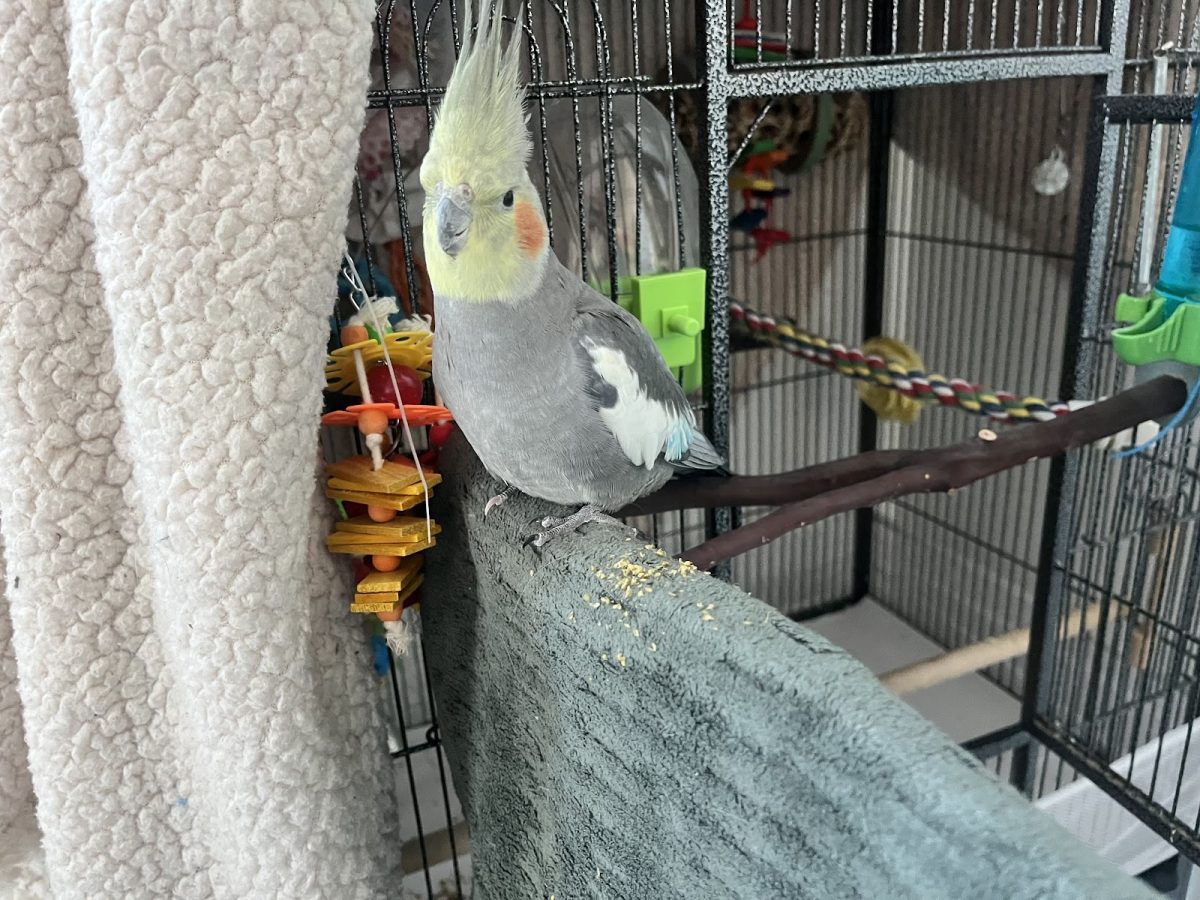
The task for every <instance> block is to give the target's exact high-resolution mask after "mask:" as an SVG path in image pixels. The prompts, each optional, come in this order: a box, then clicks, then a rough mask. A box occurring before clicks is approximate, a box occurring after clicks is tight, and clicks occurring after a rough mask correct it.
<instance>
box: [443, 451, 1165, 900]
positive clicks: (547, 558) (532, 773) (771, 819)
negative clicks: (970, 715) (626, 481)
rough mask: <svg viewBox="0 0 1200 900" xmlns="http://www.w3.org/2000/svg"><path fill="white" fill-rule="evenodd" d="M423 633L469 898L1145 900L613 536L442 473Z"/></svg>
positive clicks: (681, 573) (828, 652)
mask: <svg viewBox="0 0 1200 900" xmlns="http://www.w3.org/2000/svg"><path fill="white" fill-rule="evenodd" d="M443 459H444V461H445V465H444V469H445V472H446V482H445V484H444V485H443V487H442V489H441V491H440V492H439V501H440V506H439V509H438V512H437V516H438V519H439V521H440V522H441V523H442V525H443V527H444V529H445V530H444V532H443V534H442V536H441V537H440V538H439V546H438V547H437V550H436V553H434V554H432V555H431V559H430V568H429V581H428V589H427V590H426V592H425V597H426V602H425V603H424V604H423V612H422V615H423V618H424V626H425V629H426V646H427V651H428V658H429V660H430V665H431V668H432V674H433V678H434V685H435V690H436V694H437V698H438V703H439V709H440V712H441V721H442V731H443V735H444V737H445V740H446V744H447V749H448V751H449V755H450V762H451V766H452V770H453V775H454V779H455V783H456V786H457V788H458V791H459V793H460V795H461V797H462V799H463V802H464V807H465V810H466V815H467V818H468V823H469V826H470V829H471V844H472V848H473V853H474V871H475V873H476V874H475V877H476V879H477V881H476V889H475V897H476V898H483V900H493V898H514V900H515V898H520V900H529V898H535V897H537V898H551V897H553V898H559V900H565V898H570V900H579V898H585V897H596V898H607V900H612V898H631V900H633V898H636V900H649V898H686V900H707V898H743V897H744V898H754V900H765V898H793V897H795V898H808V897H811V898H839V900H843V898H852V897H867V898H888V900H899V898H910V897H911V898H920V900H934V898H947V900H950V898H953V900H961V898H971V900H985V898H996V900H1016V898H1035V897H1036V898H1080V900H1083V898H1087V900H1102V898H1131V900H1132V898H1148V897H1151V896H1154V895H1153V894H1151V893H1150V892H1149V891H1147V890H1146V889H1145V888H1143V887H1142V886H1141V885H1140V884H1139V883H1137V882H1136V881H1133V880H1131V879H1129V878H1127V877H1126V876H1124V875H1122V874H1120V873H1119V872H1118V871H1116V870H1115V869H1113V868H1111V867H1110V866H1108V865H1107V864H1103V863H1101V862H1100V861H1099V860H1098V859H1096V858H1095V857H1094V856H1092V855H1091V853H1090V852H1089V851H1087V850H1086V849H1085V848H1083V847H1082V846H1081V845H1080V844H1078V843H1077V842H1076V841H1075V840H1074V839H1073V838H1072V837H1070V836H1069V835H1067V834H1066V833H1065V832H1063V831H1061V830H1059V828H1058V827H1057V826H1056V825H1054V824H1053V823H1051V822H1050V821H1049V820H1048V819H1047V818H1045V817H1043V815H1042V814H1041V813H1039V812H1038V811H1036V810H1034V809H1033V808H1032V807H1030V806H1029V805H1028V804H1027V803H1025V801H1024V800H1022V799H1021V798H1020V797H1019V796H1018V795H1017V794H1016V792H1014V791H1012V790H1010V789H1009V788H1007V787H1005V786H1002V785H999V784H997V783H995V782H994V781H993V780H992V779H991V778H990V777H989V776H988V775H987V774H986V773H985V772H983V771H982V770H981V769H979V768H978V767H977V766H976V765H975V764H974V762H973V761H972V759H971V758H970V757H969V756H967V755H966V754H965V753H964V752H962V751H961V750H960V749H958V748H957V747H955V746H953V745H952V744H950V743H949V742H947V740H946V739H945V738H944V737H942V736H941V735H940V734H939V733H938V732H936V731H935V730H934V729H933V728H932V726H930V725H929V724H928V723H927V722H925V720H923V719H921V718H920V717H918V716H917V715H916V714H915V713H913V712H912V711H911V710H910V709H909V708H908V707H907V706H905V705H904V704H902V703H901V702H900V701H898V700H896V699H894V698H893V697H892V696H891V695H889V694H887V693H886V692H885V691H884V690H883V689H881V688H880V687H879V686H878V684H877V683H876V681H875V679H874V678H873V677H872V676H871V675H870V673H869V672H867V671H866V670H865V669H864V668H863V667H861V666H860V665H859V664H858V663H856V662H855V661H854V660H853V659H851V658H850V657H848V656H847V655H846V654H845V653H843V652H842V651H840V650H838V649H837V648H835V647H834V646H832V645H831V644H829V643H827V642H826V641H824V640H823V639H821V638H820V637H818V636H816V635H815V634H813V633H812V632H810V631H808V630H806V629H805V628H803V627H801V626H799V625H796V624H794V623H792V622H791V621H789V620H787V619H785V618H784V617H782V616H780V615H779V614H777V613H776V612H774V611H773V610H772V609H771V608H769V607H767V606H766V605H765V604H763V603H761V602H760V601H758V600H756V599H754V598H753V597H750V596H747V595H746V594H744V593H742V592H741V591H739V590H737V589H736V588H733V587H730V586H728V585H726V584H723V583H721V582H719V581H717V580H715V579H713V578H710V577H709V576H707V575H704V574H701V573H699V572H697V571H695V570H694V569H690V568H689V567H687V566H684V565H681V564H680V563H679V562H678V561H676V560H674V559H672V558H670V557H667V556H665V555H663V554H662V553H661V552H660V551H658V550H656V549H655V548H654V547H652V546H648V545H647V544H646V543H645V542H644V541H643V540H640V539H636V538H631V537H630V535H629V534H628V533H623V532H621V531H619V530H617V529H616V528H610V527H597V526H592V527H591V528H590V529H589V530H588V531H587V533H586V534H584V535H581V536H577V537H574V538H570V539H566V540H563V541H561V542H558V543H554V544H551V545H550V546H549V547H547V548H546V549H545V550H544V551H543V552H542V554H541V555H540V556H539V555H538V554H537V553H535V552H534V551H533V550H526V549H523V548H522V547H521V543H520V541H519V539H518V536H519V533H520V532H521V531H522V529H523V528H524V527H525V525H526V524H527V523H528V522H529V521H530V520H532V519H533V518H535V517H536V516H541V515H546V514H547V513H548V512H550V511H551V510H548V509H547V507H546V506H545V504H541V503H538V502H535V501H532V500H528V499H525V498H520V499H513V500H511V501H509V503H507V504H506V505H504V506H503V507H501V508H499V509H498V510H497V511H496V512H494V513H493V514H492V516H490V517H489V518H488V520H487V521H486V522H485V521H484V519H483V516H482V510H483V506H484V502H485V501H486V499H487V497H488V496H489V494H490V493H493V492H494V491H495V488H496V486H495V484H494V482H492V481H491V480H490V479H489V478H488V477H487V476H486V474H485V473H484V472H483V471H482V469H481V467H480V466H479V463H478V462H477V461H476V460H475V458H474V457H473V456H472V455H471V454H470V451H469V450H466V449H465V448H464V447H463V445H462V444H461V442H460V443H459V444H458V445H457V446H454V447H452V448H451V449H450V450H449V452H448V453H447V454H446V455H445V456H444V457H443Z"/></svg>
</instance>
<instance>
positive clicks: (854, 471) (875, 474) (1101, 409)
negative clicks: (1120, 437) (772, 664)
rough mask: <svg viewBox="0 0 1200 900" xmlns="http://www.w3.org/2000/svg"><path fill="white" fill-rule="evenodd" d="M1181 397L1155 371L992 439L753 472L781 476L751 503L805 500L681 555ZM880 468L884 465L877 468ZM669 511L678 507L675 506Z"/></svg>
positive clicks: (967, 472)
mask: <svg viewBox="0 0 1200 900" xmlns="http://www.w3.org/2000/svg"><path fill="white" fill-rule="evenodd" d="M1186 394H1187V389H1186V387H1185V385H1184V383H1183V382H1182V381H1180V380H1178V379H1176V378H1171V377H1169V376H1161V377H1159V378H1155V379H1154V380H1153V381H1148V382H1146V383H1145V384H1140V385H1138V386H1137V387H1134V388H1130V389H1129V390H1127V391H1122V392H1121V393H1119V394H1116V395H1114V396H1112V397H1109V398H1108V399H1107V400H1102V401H1101V402H1099V403H1096V404H1093V405H1092V406H1088V407H1085V408H1083V409H1081V410H1077V411H1075V412H1072V413H1070V414H1069V415H1066V416H1062V417H1060V418H1058V419H1054V420H1053V421H1050V422H1038V423H1035V424H1030V425H1025V426H1023V427H1021V428H1019V429H1013V430H1011V431H1008V432H1006V433H1004V434H1002V435H999V436H998V437H994V438H993V439H991V440H983V439H982V438H979V437H976V438H974V439H972V440H969V441H965V442H963V443H961V444H953V445H951V446H949V447H942V448H938V449H933V450H921V451H912V452H910V451H897V453H898V454H899V455H886V456H885V457H884V459H883V460H882V462H881V461H880V460H879V454H863V455H862V456H858V457H852V458H850V459H845V460H840V461H839V463H830V464H828V465H827V466H817V467H814V468H812V469H802V470H800V471H798V472H790V473H787V474H786V475H782V476H758V478H765V479H772V478H775V479H784V480H783V481H778V482H776V484H777V485H778V486H779V488H778V490H776V491H775V493H774V499H773V500H763V499H759V500H758V501H756V502H759V503H762V502H774V503H778V502H779V501H780V499H781V498H783V497H784V496H785V485H790V489H792V490H798V491H799V492H800V493H802V494H803V492H804V491H809V493H807V494H803V499H799V500H792V501H791V502H788V503H786V504H785V505H783V506H781V507H780V508H779V509H777V510H775V511H774V512H773V513H770V514H769V515H766V516H764V517H763V518H761V519H759V520H758V521H756V522H753V523H752V524H750V525H745V526H743V527H742V528H738V529H736V530H734V531H730V532H727V533H726V534H722V535H719V536H718V537H715V538H713V539H712V540H709V541H705V542H704V543H703V544H700V545H699V546H698V547H694V548H692V549H691V550H689V551H688V552H686V553H685V554H683V557H682V558H683V559H686V560H688V561H689V562H692V563H694V564H695V565H696V566H697V567H699V568H701V569H711V568H712V567H713V566H715V565H716V564H717V563H719V562H722V561H724V560H726V559H730V558H731V557H734V556H737V555H738V554H739V553H745V552H746V551H748V550H752V549H753V548H755V547H761V546H763V545H764V544H769V543H770V542H771V541H773V540H775V539H776V538H778V537H780V536H781V535H784V534H786V533H788V532H789V531H792V530H794V529H796V528H802V527H804V526H805V525H811V524H813V523H814V522H819V521H821V520H822V519H827V518H829V517H830V516H833V515H836V514H837V513H842V512H847V511H849V510H852V509H860V508H863V507H869V506H875V505H877V504H879V503H883V502H885V501H887V500H892V499H895V498H896V497H903V496H905V495H908V494H928V493H933V492H944V491H950V490H956V489H958V488H963V487H966V486H967V485H970V484H974V483H975V482H976V481H979V480H980V479H981V478H986V477H987V476H989V475H995V474H997V473H998V472H1003V471H1004V470H1005V469H1012V468H1015V467H1017V466H1020V465H1024V464H1025V463H1027V462H1031V461H1033V460H1035V459H1045V458H1046V457H1050V456H1057V455H1059V454H1060V453H1065V452H1066V451H1068V450H1071V449H1073V448H1075V447H1081V446H1084V445H1085V444H1092V443H1095V442H1096V441H1098V440H1101V439H1102V438H1105V437H1108V436H1109V435H1113V434H1117V433H1118V432H1121V431H1124V430H1125V429H1127V428H1134V427H1136V426H1137V425H1140V424H1141V423H1142V422H1145V421H1147V420H1149V419H1159V418H1162V417H1164V416H1169V415H1171V414H1172V413H1174V412H1175V411H1176V410H1178V409H1179V407H1180V406H1182V405H1183V402H1184V399H1185V397H1186ZM864 460H865V462H864ZM839 465H840V466H841V467H839ZM881 465H883V466H884V468H883V469H882V471H881V470H880V466H881ZM817 470H820V471H821V472H824V475H821V474H820V473H818V477H816V478H814V476H813V475H812V474H811V473H813V472H814V471H817ZM831 471H832V472H833V473H834V475H835V476H836V477H835V478H833V479H832V483H833V484H834V486H833V488H832V489H826V490H824V491H822V490H821V489H820V488H819V487H816V486H817V485H819V484H820V483H822V482H821V481H820V479H821V478H824V479H826V480H825V482H823V483H831V476H830V474H829V473H830V472H831ZM841 479H847V480H841ZM705 480H707V479H704V480H701V481H700V482H697V488H696V489H697V490H700V491H702V492H704V493H705V494H706V495H709V494H710V493H715V492H717V491H718V489H719V488H720V481H719V480H717V479H712V480H713V481H714V482H716V483H715V484H713V485H712V486H711V487H707V488H705V487H704V486H703V481H705ZM726 480H727V481H735V480H737V481H740V482H741V484H743V485H747V484H748V482H749V480H748V479H746V478H741V479H737V478H730V479H726ZM767 483H768V482H764V481H757V480H756V481H753V482H749V486H748V487H747V488H746V489H745V491H744V492H743V491H742V490H741V489H740V488H739V489H738V490H733V489H729V488H726V489H725V493H726V494H727V495H728V496H726V497H724V499H722V500H721V501H719V504H710V503H709V502H707V500H706V501H705V502H703V503H700V504H698V505H701V506H708V505H723V504H728V503H743V502H746V501H743V500H739V499H736V498H737V497H740V496H750V495H753V496H757V497H760V498H762V497H764V496H765V487H764V485H766V484H767ZM657 496H658V494H655V495H654V496H652V497H650V498H647V500H648V501H653V500H654V498H655V497H657ZM674 508H678V504H677V505H676V506H675V507H674ZM639 510H641V508H640V507H639Z"/></svg>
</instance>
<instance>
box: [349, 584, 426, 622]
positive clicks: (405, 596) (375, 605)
mask: <svg viewBox="0 0 1200 900" xmlns="http://www.w3.org/2000/svg"><path fill="white" fill-rule="evenodd" d="M424 580H425V576H424V575H418V576H417V577H416V578H415V579H413V581H412V583H411V584H409V586H408V587H406V588H405V589H404V590H402V591H396V592H393V593H390V594H355V595H354V600H353V602H352V603H351V604H350V612H370V613H379V612H382V613H391V612H396V611H399V610H402V609H404V607H405V606H406V605H408V604H407V603H406V601H407V600H409V598H411V597H412V595H413V594H414V593H416V590H417V588H419V587H420V586H421V582H423V581H424Z"/></svg>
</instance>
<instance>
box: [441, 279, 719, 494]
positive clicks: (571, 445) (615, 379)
mask: <svg viewBox="0 0 1200 900" xmlns="http://www.w3.org/2000/svg"><path fill="white" fill-rule="evenodd" d="M437 313H438V328H437V339H436V341H435V343H434V358H433V360H434V383H435V384H437V385H438V388H439V390H440V391H441V393H442V398H443V400H444V401H445V403H446V405H447V406H448V407H449V408H450V410H451V411H452V412H454V415H455V419H456V420H457V422H458V424H459V426H460V427H461V428H462V430H463V433H464V434H465V435H466V437H467V440H468V441H470V442H471V446H472V447H474V448H475V452H476V453H478V454H479V457H480V459H481V460H482V461H483V464H484V465H485V466H486V467H487V469H488V471H489V472H491V473H492V474H493V475H495V476H496V477H497V478H498V479H500V480H501V481H503V482H505V483H506V484H510V485H512V486H513V487H516V488H517V489H518V490H520V491H522V492H523V493H526V494H530V495H532V496H535V497H540V498H542V499H544V500H549V501H552V502H554V503H560V504H564V505H571V504H588V505H593V506H596V507H598V508H600V509H603V510H616V509H619V508H620V507H622V506H625V505H627V504H628V503H630V502H632V501H634V500H636V499H637V498H639V497H642V496H644V495H645V494H647V493H650V492H651V491H654V490H657V489H658V488H659V487H661V486H662V485H663V484H665V483H666V482H667V481H668V480H669V479H670V478H671V476H672V474H673V473H674V471H675V470H676V468H689V467H692V468H714V467H716V466H718V465H720V462H721V460H720V458H719V456H718V455H717V453H716V451H714V450H713V448H712V445H711V444H709V442H708V441H707V440H706V439H705V438H704V436H703V435H701V434H700V433H699V431H698V430H697V429H696V425H695V419H694V417H693V414H692V411H691V409H690V407H689V406H688V404H687V401H686V399H685V397H684V394H683V390H682V389H681V388H680V386H679V384H678V382H676V381H675V379H674V378H672V377H671V373H670V371H669V370H668V369H667V367H666V365H665V364H664V363H663V361H662V357H661V356H660V355H659V353H658V349H657V348H656V347H655V346H654V342H653V340H652V339H651V338H650V336H649V334H647V333H646V330H645V329H644V328H643V327H642V325H641V323H640V322H638V321H637V319H635V318H634V317H633V316H631V315H630V314H629V313H627V312H626V311H625V310H623V309H622V308H621V307H619V306H617V305H616V304H615V303H613V302H612V301H611V300H608V299H607V298H605V297H602V296H601V295H599V294H597V293H596V292H595V291H593V290H592V289H591V288H589V287H587V286H586V285H585V284H583V283H582V282H581V281H580V280H579V279H578V278H577V277H576V276H575V275H573V274H572V273H570V272H568V271H567V270H566V269H565V268H563V266H562V265H561V264H560V263H559V262H558V260H557V259H554V258H553V257H551V259H550V260H549V263H548V264H547V266H546V268H545V274H544V276H543V278H542V282H541V284H539V285H538V286H537V288H536V289H535V290H534V292H533V294H532V295H531V296H530V297H529V298H527V299H524V300H519V301H515V302H511V303H510V302H489V303H478V302H472V301H464V300H458V299H455V298H453V297H440V296H439V297H438V298H437ZM669 457H673V458H669Z"/></svg>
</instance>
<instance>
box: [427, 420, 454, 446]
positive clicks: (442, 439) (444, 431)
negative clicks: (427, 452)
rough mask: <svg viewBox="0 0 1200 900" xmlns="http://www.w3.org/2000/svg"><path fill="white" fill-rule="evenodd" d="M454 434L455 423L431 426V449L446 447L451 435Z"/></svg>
mask: <svg viewBox="0 0 1200 900" xmlns="http://www.w3.org/2000/svg"><path fill="white" fill-rule="evenodd" d="M453 432H454V423H453V422H442V423H440V424H438V425H430V426H429V445H430V446H431V447H444V446H446V441H448V440H450V435H451V434H452V433H453Z"/></svg>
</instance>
